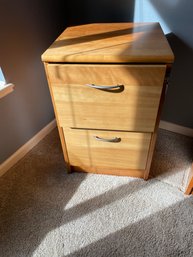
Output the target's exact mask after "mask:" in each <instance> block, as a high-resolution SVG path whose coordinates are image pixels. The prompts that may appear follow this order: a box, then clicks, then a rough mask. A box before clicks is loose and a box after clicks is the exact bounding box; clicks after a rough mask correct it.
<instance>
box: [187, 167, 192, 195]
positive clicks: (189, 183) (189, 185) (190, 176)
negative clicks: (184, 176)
mask: <svg viewBox="0 0 193 257" xmlns="http://www.w3.org/2000/svg"><path fill="white" fill-rule="evenodd" d="M191 193H192V194H193V164H192V168H191V172H190V174H189V179H188V184H187V187H186V191H185V194H186V195H189V194H191Z"/></svg>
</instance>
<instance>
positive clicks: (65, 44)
mask: <svg viewBox="0 0 193 257" xmlns="http://www.w3.org/2000/svg"><path fill="white" fill-rule="evenodd" d="M173 59H174V56H173V53H172V51H171V48H170V46H169V44H168V42H167V40H166V38H165V36H164V34H163V32H162V29H161V27H160V25H159V23H103V24H102V23H100V24H87V25H80V26H74V27H69V28H67V29H66V30H65V31H64V32H63V33H62V34H61V35H60V36H59V37H58V39H57V40H56V41H55V42H54V43H53V44H52V45H51V46H50V47H49V49H48V50H47V51H46V52H45V53H44V54H43V55H42V60H43V61H45V62H71V63H77V62H84V63H126V62H138V63H139V62H140V63H142V62H145V63H150V62H151V63H172V62H173Z"/></svg>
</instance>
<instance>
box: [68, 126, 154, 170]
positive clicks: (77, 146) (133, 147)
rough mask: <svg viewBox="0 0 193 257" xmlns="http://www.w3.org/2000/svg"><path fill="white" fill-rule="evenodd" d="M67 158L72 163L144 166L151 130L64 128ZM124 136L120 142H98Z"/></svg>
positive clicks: (119, 167)
mask: <svg viewBox="0 0 193 257" xmlns="http://www.w3.org/2000/svg"><path fill="white" fill-rule="evenodd" d="M64 135H65V139H66V144H67V150H68V157H69V161H70V163H71V165H73V166H79V167H81V166H90V167H95V168H96V167H99V168H100V167H106V168H108V169H109V170H110V169H111V168H114V169H145V167H146V162H147V154H148V150H149V144H150V139H151V134H150V133H131V132H120V131H119V132H117V131H100V130H84V129H65V130H64ZM95 136H98V137H100V138H105V139H112V138H116V137H117V138H121V141H120V142H117V143H114V142H103V141H98V140H97V139H96V138H95Z"/></svg>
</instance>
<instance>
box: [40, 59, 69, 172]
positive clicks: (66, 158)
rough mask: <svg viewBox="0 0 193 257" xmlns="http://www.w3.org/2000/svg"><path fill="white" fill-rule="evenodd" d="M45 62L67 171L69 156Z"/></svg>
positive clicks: (45, 64) (46, 70)
mask: <svg viewBox="0 0 193 257" xmlns="http://www.w3.org/2000/svg"><path fill="white" fill-rule="evenodd" d="M47 65H48V64H47V63H45V62H44V68H45V72H46V76H47V80H48V86H49V90H50V95H51V99H52V104H53V108H54V112H55V117H56V122H57V127H58V132H59V136H60V142H61V145H62V150H63V155H64V160H65V163H66V167H67V172H70V171H71V169H70V163H69V158H68V152H67V148H66V142H65V137H64V133H63V130H62V128H61V127H60V124H59V121H58V114H57V111H56V106H55V102H54V98H53V92H52V86H51V82H50V79H49V72H48V69H47Z"/></svg>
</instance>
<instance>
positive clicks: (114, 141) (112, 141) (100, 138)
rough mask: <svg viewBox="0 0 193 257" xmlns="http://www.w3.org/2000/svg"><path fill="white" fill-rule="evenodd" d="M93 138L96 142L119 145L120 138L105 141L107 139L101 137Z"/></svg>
mask: <svg viewBox="0 0 193 257" xmlns="http://www.w3.org/2000/svg"><path fill="white" fill-rule="evenodd" d="M94 138H95V139H96V140H98V141H103V142H111V143H119V142H120V141H121V138H120V137H114V138H111V139H107V138H102V137H98V136H94Z"/></svg>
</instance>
